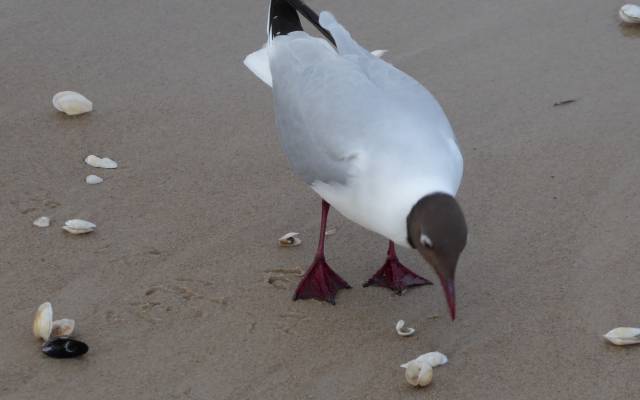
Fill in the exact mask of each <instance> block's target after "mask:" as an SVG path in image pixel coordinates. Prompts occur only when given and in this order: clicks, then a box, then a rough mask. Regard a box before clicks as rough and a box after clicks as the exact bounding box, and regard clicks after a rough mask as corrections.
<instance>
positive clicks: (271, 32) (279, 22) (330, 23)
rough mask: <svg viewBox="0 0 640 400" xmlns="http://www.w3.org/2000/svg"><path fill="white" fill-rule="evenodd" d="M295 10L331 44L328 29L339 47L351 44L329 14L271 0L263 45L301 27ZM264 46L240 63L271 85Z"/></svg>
mask: <svg viewBox="0 0 640 400" xmlns="http://www.w3.org/2000/svg"><path fill="white" fill-rule="evenodd" d="M298 13H300V14H301V15H302V16H304V17H305V18H306V19H308V20H309V22H311V23H312V24H313V26H315V27H316V28H317V29H318V30H319V31H320V32H321V33H322V34H323V35H324V36H325V37H326V38H327V40H329V41H330V42H331V43H332V44H333V45H334V46H336V41H335V39H334V36H333V35H332V34H331V33H330V32H329V30H331V31H332V32H334V35H336V37H337V38H338V39H339V42H340V43H339V44H340V47H342V48H344V47H347V46H353V44H352V43H351V42H353V40H352V39H351V36H350V35H349V33H348V32H347V31H346V30H345V29H344V28H343V27H342V25H340V24H338V22H337V21H336V20H335V18H333V15H331V14H329V13H326V12H325V13H322V14H321V15H320V17H319V16H318V14H316V13H315V12H314V11H313V10H312V9H310V8H309V7H308V6H307V5H306V4H305V3H303V2H302V1H301V0H271V4H270V5H269V17H268V23H267V47H268V46H269V45H270V44H271V40H272V39H273V38H274V37H276V36H280V35H287V34H289V33H291V32H295V31H302V30H303V29H302V24H301V23H300V17H299V16H298ZM320 19H322V25H321V24H320ZM323 26H324V27H327V28H328V29H329V30H327V29H325V28H324V27H323ZM353 43H355V42H353ZM355 46H357V45H355ZM267 47H263V48H261V49H259V50H257V51H255V52H253V53H251V54H249V55H248V56H247V57H246V58H245V59H244V65H246V66H247V68H249V70H250V71H251V72H253V73H254V74H255V75H256V76H257V77H258V78H260V80H262V81H263V82H264V83H266V84H267V85H269V86H271V87H273V81H272V77H271V68H270V67H269V54H268V51H267ZM341 51H342V50H341ZM385 52H386V50H374V51H373V52H372V54H373V55H375V56H376V57H382V55H383V54H384V53H385Z"/></svg>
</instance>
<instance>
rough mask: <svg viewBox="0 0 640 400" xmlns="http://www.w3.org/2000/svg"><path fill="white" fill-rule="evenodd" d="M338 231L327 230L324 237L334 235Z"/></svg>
mask: <svg viewBox="0 0 640 400" xmlns="http://www.w3.org/2000/svg"><path fill="white" fill-rule="evenodd" d="M336 232H338V230H337V229H336V228H329V229H327V230H326V231H325V232H324V235H325V236H331V235H335V234H336Z"/></svg>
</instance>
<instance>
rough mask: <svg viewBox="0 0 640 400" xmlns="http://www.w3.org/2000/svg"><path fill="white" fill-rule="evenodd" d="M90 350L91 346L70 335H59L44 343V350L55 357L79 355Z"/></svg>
mask: <svg viewBox="0 0 640 400" xmlns="http://www.w3.org/2000/svg"><path fill="white" fill-rule="evenodd" d="M87 351H89V346H87V345H86V344H85V343H82V342H81V341H79V340H74V339H71V338H69V337H64V336H61V337H57V338H54V339H51V340H48V341H46V342H45V343H44V344H43V345H42V352H43V353H44V354H46V355H48V356H49V357H53V358H73V357H79V356H81V355H83V354H84V353H86V352H87Z"/></svg>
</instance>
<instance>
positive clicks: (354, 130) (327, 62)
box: [269, 32, 389, 184]
mask: <svg viewBox="0 0 640 400" xmlns="http://www.w3.org/2000/svg"><path fill="white" fill-rule="evenodd" d="M269 65H270V69H271V75H272V79H273V96H274V103H275V111H276V123H277V125H278V130H279V134H280V141H281V144H282V147H283V148H284V151H285V153H286V154H287V157H288V159H289V162H290V164H291V167H292V169H293V170H294V171H295V172H296V173H297V174H298V175H300V176H301V177H302V178H303V179H304V180H305V182H307V183H308V184H312V183H313V182H315V181H322V182H326V183H329V182H337V183H344V182H345V181H346V180H347V178H348V177H349V176H350V174H351V171H352V167H353V161H354V160H355V159H356V158H357V156H358V151H359V150H361V149H362V146H363V143H366V140H367V136H368V135H369V132H371V131H372V129H373V127H374V126H375V125H377V124H381V123H385V121H389V119H385V112H386V111H385V107H386V105H385V103H386V102H385V99H384V98H383V96H382V95H381V92H380V89H379V88H378V87H377V86H376V85H374V84H373V83H372V82H371V81H370V79H369V78H368V77H367V76H366V74H364V73H363V72H362V71H361V70H360V69H359V67H358V66H357V65H355V64H353V63H352V62H350V61H348V60H345V59H344V58H343V57H342V56H340V55H339V54H338V53H337V52H336V51H335V49H334V48H332V47H331V46H330V45H329V44H328V43H327V42H326V41H324V40H321V39H317V38H314V37H311V36H309V35H307V34H306V33H304V32H292V33H290V34H288V35H286V36H284V35H283V36H278V37H276V38H274V40H273V41H272V43H271V44H270V46H269Z"/></svg>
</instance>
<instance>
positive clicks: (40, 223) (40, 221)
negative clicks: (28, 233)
mask: <svg viewBox="0 0 640 400" xmlns="http://www.w3.org/2000/svg"><path fill="white" fill-rule="evenodd" d="M33 224H34V225H35V226H37V227H38V228H46V227H48V226H49V225H51V219H50V218H49V217H40V218H36V220H35V221H33Z"/></svg>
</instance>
